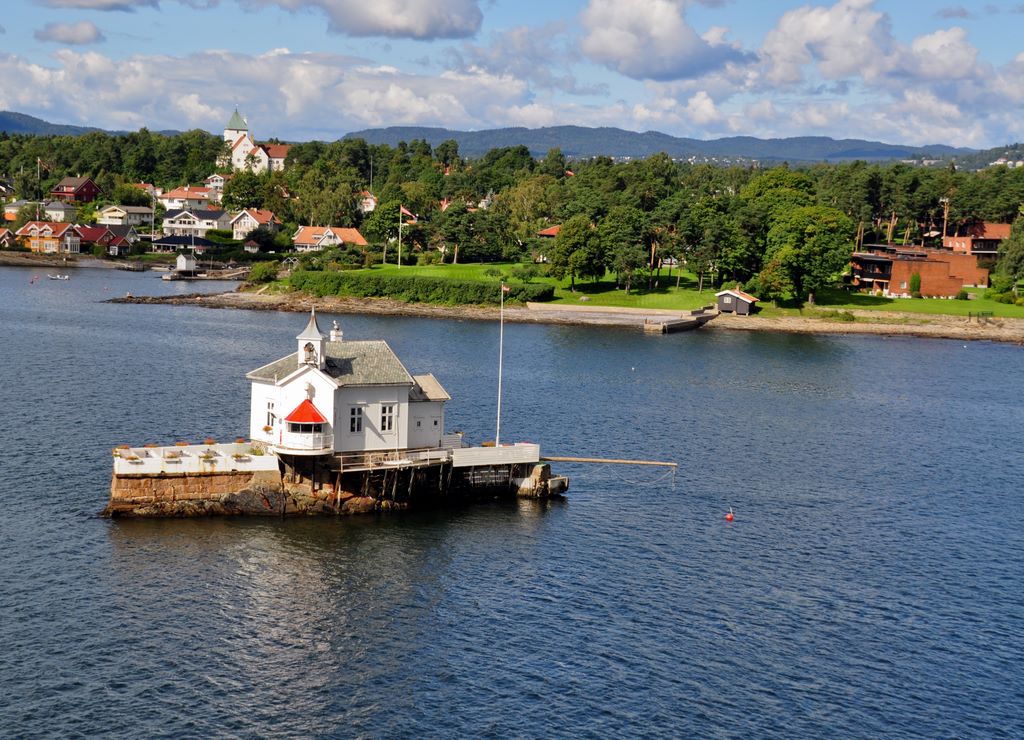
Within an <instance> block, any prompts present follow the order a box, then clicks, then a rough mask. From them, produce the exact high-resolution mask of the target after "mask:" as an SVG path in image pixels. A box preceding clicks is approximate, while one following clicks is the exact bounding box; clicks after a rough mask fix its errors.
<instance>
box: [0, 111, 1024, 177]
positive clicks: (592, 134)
mask: <svg viewBox="0 0 1024 740" xmlns="http://www.w3.org/2000/svg"><path fill="white" fill-rule="evenodd" d="M96 131H101V132H103V133H106V134H111V135H115V136H119V135H124V134H125V133H127V132H125V131H107V130H104V129H99V128H94V127H90V126H72V125H66V124H58V123H50V122H49V121H44V120H43V119H41V118H36V117H35V116H30V115H26V114H24V113H16V112H12V111H0V132H6V133H10V134H27V135H35V136H81V135H83V134H88V133H92V132H96ZM154 133H159V134H164V135H167V136H173V135H175V134H177V133H180V132H178V131H155V132H154ZM343 138H346V139H355V138H361V139H365V140H366V141H367V142H368V143H370V144H387V145H389V146H396V145H397V144H398V143H399V142H400V141H406V142H409V141H413V140H414V139H423V140H425V141H426V142H427V143H428V144H430V145H431V146H437V145H438V144H440V143H441V142H442V141H446V140H448V139H454V140H455V141H457V142H458V144H459V152H460V154H462V156H464V157H481V156H483V155H484V154H486V153H487V152H488V151H490V150H491V149H495V148H500V147H509V146H519V145H525V146H526V147H527V148H528V149H529V150H530V153H531V154H533V155H534V156H535V157H543V156H544V155H545V154H547V152H548V150H549V149H552V148H556V147H557V148H559V149H561V150H562V153H563V154H564V155H566V156H567V157H569V158H577V159H583V158H588V157H596V156H609V157H614V158H619V159H623V158H634V159H642V158H645V157H650V156H652V155H654V154H658V153H660V152H665V153H666V154H668V155H669V156H670V157H673V158H675V159H691V158H692V159H695V160H698V161H717V162H729V161H737V162H744V161H747V162H749V161H760V162H768V163H772V162H783V161H786V162H794V163H796V162H843V161H850V160H854V159H862V160H866V161H875V162H883V161H892V160H899V159H916V160H931V159H937V160H942V161H955V162H956V163H957V165H958V166H961V167H965V168H967V169H977V168H980V167H984V166H986V165H987V164H988V163H989V162H992V161H995V160H996V159H997V158H998V157H1000V156H1004V155H1005V154H1006V153H1007V151H1008V150H1014V151H1016V150H1017V149H1019V148H1020V145H1008V146H1003V147H998V148H995V149H991V150H985V151H978V150H975V149H968V148H957V147H951V146H946V145H944V144H936V145H934V146H926V147H912V146H904V145H900V144H886V143H884V142H880V141H866V140H863V139H832V138H830V137H827V136H800V137H794V138H788V139H758V138H756V137H753V136H730V137H726V138H722V139H712V140H702V139H691V138H680V137H676V136H670V135H668V134H663V133H660V132H658V131H646V132H644V133H637V132H635V131H626V130H624V129H620V128H612V127H602V128H589V127H586V126H548V127H544V128H535V129H530V128H522V127H514V128H499V129H488V130H484V131H456V130H452V129H447V128H433V127H425V126H391V127H388V128H376V129H365V130H363V131H353V132H351V133H348V134H345V136H344V137H343Z"/></svg>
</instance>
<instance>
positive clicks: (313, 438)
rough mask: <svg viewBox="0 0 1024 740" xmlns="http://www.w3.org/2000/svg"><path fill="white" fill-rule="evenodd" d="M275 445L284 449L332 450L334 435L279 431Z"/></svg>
mask: <svg viewBox="0 0 1024 740" xmlns="http://www.w3.org/2000/svg"><path fill="white" fill-rule="evenodd" d="M276 446H277V447H280V448H281V449H285V450H333V449H334V435H333V434H315V433H310V434H303V433H301V432H281V433H280V436H279V438H278V441H277V443H276Z"/></svg>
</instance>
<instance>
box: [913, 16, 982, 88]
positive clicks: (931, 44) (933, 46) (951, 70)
mask: <svg viewBox="0 0 1024 740" xmlns="http://www.w3.org/2000/svg"><path fill="white" fill-rule="evenodd" d="M910 50H911V52H912V58H913V60H914V67H915V69H914V72H915V73H916V76H917V77H919V78H925V79H934V80H950V79H961V78H965V77H973V76H974V75H975V74H977V72H978V50H977V49H975V48H974V47H973V46H971V44H970V43H969V42H968V41H967V32H966V31H964V29H962V28H949V29H945V30H941V31H936V32H935V33H931V34H928V35H927V36H919V37H918V38H916V39H914V41H913V42H912V43H911V45H910Z"/></svg>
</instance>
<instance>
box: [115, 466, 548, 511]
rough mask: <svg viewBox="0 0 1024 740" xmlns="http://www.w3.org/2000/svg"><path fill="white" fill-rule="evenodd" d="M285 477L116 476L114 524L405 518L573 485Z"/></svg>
mask: <svg viewBox="0 0 1024 740" xmlns="http://www.w3.org/2000/svg"><path fill="white" fill-rule="evenodd" d="M297 463H298V464H297V465H296V464H295V462H294V461H293V462H292V463H290V464H286V465H285V474H284V476H283V477H282V475H281V473H279V472H278V471H257V472H251V471H250V472H239V471H233V472H208V473H150V474H135V475H132V474H116V473H115V474H114V477H113V480H112V482H111V486H110V502H109V503H108V504H107V507H106V509H104V510H103V514H104V515H106V516H112V517H196V516H215V515H221V516H225V515H242V514H246V515H255V516H294V515H302V514H335V515H337V514H342V515H344V514H366V513H371V512H375V511H403V510H405V509H409V508H412V507H413V506H437V505H445V504H450V503H456V502H460V501H463V502H464V501H472V500H490V499H493V498H495V497H502V496H516V495H518V496H525V497H530V498H546V497H548V496H551V495H559V494H561V493H562V492H563V491H564V490H565V487H564V485H562V484H563V483H564V482H565V479H560V478H553V477H552V476H551V469H550V467H549V466H548V465H546V464H543V465H541V464H537V465H534V464H519V465H513V466H509V465H504V466H494V467H493V468H486V469H482V470H476V471H468V470H460V471H458V473H459V474H458V475H456V476H454V479H453V478H452V476H451V473H452V470H451V468H450V467H449V466H443V465H436V466H428V467H423V468H415V469H401V470H399V469H387V470H385V469H380V470H376V471H365V472H353V473H340V472H339V471H334V470H331V469H329V468H327V467H326V466H317V465H314V464H313V463H311V462H310V461H308V460H300V461H297Z"/></svg>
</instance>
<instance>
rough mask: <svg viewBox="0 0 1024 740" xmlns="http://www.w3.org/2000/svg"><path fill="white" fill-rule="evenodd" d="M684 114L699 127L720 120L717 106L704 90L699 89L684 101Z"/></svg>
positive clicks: (720, 115) (720, 116)
mask: <svg viewBox="0 0 1024 740" xmlns="http://www.w3.org/2000/svg"><path fill="white" fill-rule="evenodd" d="M686 115H687V117H688V118H689V119H690V120H691V121H693V122H694V123H696V124H697V125H698V126H701V127H706V126H709V125H711V124H717V123H719V122H721V120H722V114H721V112H720V111H719V110H718V106H716V105H715V101H714V100H712V99H711V96H710V95H708V94H707V93H706V92H705V91H704V90H700V91H699V92H698V93H697V94H696V95H694V96H693V97H692V98H690V99H689V100H688V101H686Z"/></svg>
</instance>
